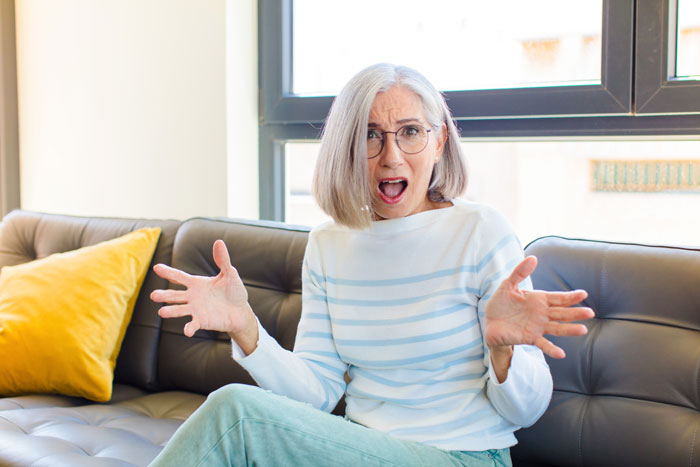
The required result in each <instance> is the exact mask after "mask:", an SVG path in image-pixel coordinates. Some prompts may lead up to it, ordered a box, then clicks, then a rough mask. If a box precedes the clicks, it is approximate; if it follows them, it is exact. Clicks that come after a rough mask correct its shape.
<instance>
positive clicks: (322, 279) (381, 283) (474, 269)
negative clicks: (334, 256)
mask: <svg viewBox="0 0 700 467" xmlns="http://www.w3.org/2000/svg"><path fill="white" fill-rule="evenodd" d="M513 240H515V242H516V243H518V245H519V240H518V238H517V237H516V236H515V234H508V235H506V236H505V237H503V238H502V239H501V240H500V241H499V242H498V243H496V245H495V246H494V247H493V248H492V249H491V251H489V252H488V253H487V254H486V256H484V257H483V258H482V259H481V261H479V263H478V264H476V265H463V266H458V267H456V268H449V269H441V270H439V271H435V272H430V273H426V274H419V275H416V276H408V277H399V278H396V279H375V280H362V279H341V278H336V277H332V276H324V275H322V274H318V273H316V272H314V271H313V270H311V268H309V269H308V270H309V274H310V275H311V277H312V278H313V279H314V280H315V281H316V282H318V283H319V284H322V283H328V284H334V285H348V286H353V287H386V286H389V285H405V284H413V283H415V282H424V281H427V280H431V279H438V278H441V277H447V276H451V275H453V274H459V273H463V272H468V273H478V272H480V271H481V270H482V269H483V268H484V267H485V266H486V265H487V264H488V263H489V262H490V261H491V260H492V259H493V257H494V256H496V254H497V253H498V252H499V251H500V250H501V249H503V248H504V247H505V246H506V245H508V244H509V243H510V242H511V241H513Z"/></svg>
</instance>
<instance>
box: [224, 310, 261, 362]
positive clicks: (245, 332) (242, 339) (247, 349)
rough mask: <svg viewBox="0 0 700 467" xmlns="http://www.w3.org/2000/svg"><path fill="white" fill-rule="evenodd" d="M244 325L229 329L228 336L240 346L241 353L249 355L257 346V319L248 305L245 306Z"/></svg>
mask: <svg viewBox="0 0 700 467" xmlns="http://www.w3.org/2000/svg"><path fill="white" fill-rule="evenodd" d="M247 308H248V310H247V313H246V319H245V325H244V326H243V327H242V328H241V329H238V330H236V331H229V332H228V333H227V334H228V336H229V337H230V338H231V339H233V340H234V341H235V342H236V344H238V346H239V347H240V348H241V350H242V351H243V353H245V354H246V355H250V354H251V353H253V351H254V350H255V349H256V348H257V346H258V339H259V337H260V336H259V332H258V320H257V318H256V317H255V313H253V309H252V308H251V307H250V305H248V306H247Z"/></svg>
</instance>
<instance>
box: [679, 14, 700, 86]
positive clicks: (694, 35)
mask: <svg viewBox="0 0 700 467" xmlns="http://www.w3.org/2000/svg"><path fill="white" fill-rule="evenodd" d="M677 18H678V19H677V21H676V24H677V27H676V72H675V76H676V77H678V78H692V79H700V3H698V2H697V1H693V0H678V11H677Z"/></svg>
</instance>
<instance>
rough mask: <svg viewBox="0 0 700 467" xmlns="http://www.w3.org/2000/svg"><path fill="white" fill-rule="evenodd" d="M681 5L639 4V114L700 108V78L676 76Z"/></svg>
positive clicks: (668, 0)
mask: <svg viewBox="0 0 700 467" xmlns="http://www.w3.org/2000/svg"><path fill="white" fill-rule="evenodd" d="M677 5H678V3H677V1H675V0H664V1H661V2H659V1H654V2H650V1H639V2H638V4H637V18H636V21H637V24H638V27H637V33H636V41H637V44H638V45H637V49H636V57H635V61H636V63H637V70H636V76H637V79H636V81H635V95H636V96H637V98H636V113H637V114H639V115H643V114H644V115H662V114H677V113H696V112H699V111H700V80H694V79H683V78H676V76H675V75H676V61H675V56H676V34H677V29H676V24H677V11H678V6H677ZM644 32H646V33H648V34H643V33H644ZM671 49H673V50H671Z"/></svg>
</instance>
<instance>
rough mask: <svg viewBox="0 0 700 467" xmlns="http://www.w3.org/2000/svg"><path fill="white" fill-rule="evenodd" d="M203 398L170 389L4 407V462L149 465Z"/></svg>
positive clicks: (0, 415) (0, 447)
mask: <svg viewBox="0 0 700 467" xmlns="http://www.w3.org/2000/svg"><path fill="white" fill-rule="evenodd" d="M204 400H205V397H204V396H202V395H199V394H193V393H189V392H180V391H169V392H162V393H156V394H148V395H145V396H140V397H136V398H131V399H127V400H122V401H120V402H116V403H109V404H90V405H83V406H75V407H55V406H54V407H36V406H35V408H19V409H9V410H2V411H0V465H34V466H44V465H45V466H132V465H135V466H145V465H148V464H149V463H150V462H151V461H152V460H153V459H154V458H155V456H156V455H158V453H159V452H160V450H161V449H162V448H163V446H164V445H165V443H166V442H167V441H168V439H170V437H171V436H172V435H173V433H174V432H175V430H177V428H178V427H179V426H180V425H181V424H182V422H183V421H184V420H185V419H186V418H187V417H188V416H189V415H190V414H192V412H194V411H195V410H196V409H197V407H199V406H200V405H201V404H202V403H203V402H204ZM64 402H66V401H64ZM67 403H70V401H68V402H67ZM29 406H31V404H29Z"/></svg>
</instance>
